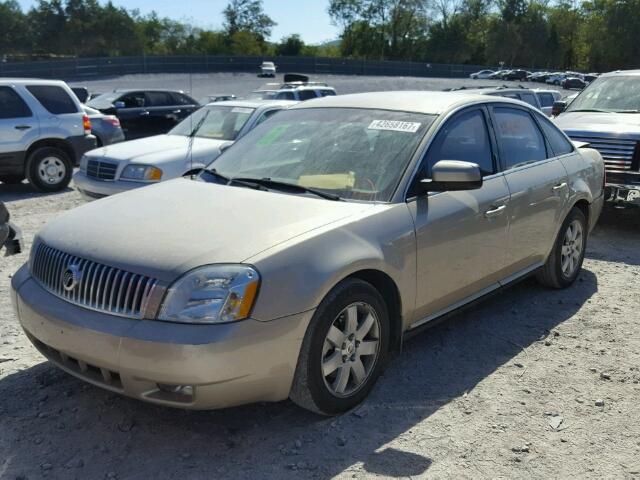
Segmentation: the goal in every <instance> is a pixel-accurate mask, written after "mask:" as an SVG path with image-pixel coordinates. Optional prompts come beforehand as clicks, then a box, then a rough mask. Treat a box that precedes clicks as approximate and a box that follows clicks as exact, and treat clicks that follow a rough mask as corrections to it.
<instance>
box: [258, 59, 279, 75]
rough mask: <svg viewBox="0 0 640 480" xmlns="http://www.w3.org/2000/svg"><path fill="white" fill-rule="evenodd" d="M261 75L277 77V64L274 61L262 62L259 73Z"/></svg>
mask: <svg viewBox="0 0 640 480" xmlns="http://www.w3.org/2000/svg"><path fill="white" fill-rule="evenodd" d="M258 76H259V77H275V76H276V66H275V64H274V63H273V62H262V64H261V65H260V73H258Z"/></svg>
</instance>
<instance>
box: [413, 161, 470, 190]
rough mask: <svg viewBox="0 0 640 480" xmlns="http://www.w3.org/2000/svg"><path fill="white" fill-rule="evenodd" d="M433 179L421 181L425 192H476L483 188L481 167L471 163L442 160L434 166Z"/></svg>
mask: <svg viewBox="0 0 640 480" xmlns="http://www.w3.org/2000/svg"><path fill="white" fill-rule="evenodd" d="M431 177H432V178H423V179H422V180H420V185H421V186H422V189H423V191H424V192H452V191H457V190H476V189H478V188H481V187H482V172H481V171H480V167H479V166H478V164H476V163H471V162H461V161H459V160H440V161H439V162H438V163H436V164H435V165H434V166H433V168H432V170H431Z"/></svg>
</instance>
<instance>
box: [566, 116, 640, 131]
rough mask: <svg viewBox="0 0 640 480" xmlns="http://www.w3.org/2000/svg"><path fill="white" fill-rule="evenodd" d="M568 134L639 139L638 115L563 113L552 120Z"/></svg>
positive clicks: (639, 124) (639, 118) (639, 117)
mask: <svg viewBox="0 0 640 480" xmlns="http://www.w3.org/2000/svg"><path fill="white" fill-rule="evenodd" d="M554 121H555V123H556V125H557V126H558V127H560V128H561V129H562V130H564V131H565V132H568V133H569V134H572V133H575V134H579V133H580V132H584V133H585V134H586V135H588V134H590V133H592V132H593V133H611V134H615V135H631V136H633V137H640V114H637V113H604V112H565V113H563V114H562V115H559V116H558V117H556V118H555V119H554Z"/></svg>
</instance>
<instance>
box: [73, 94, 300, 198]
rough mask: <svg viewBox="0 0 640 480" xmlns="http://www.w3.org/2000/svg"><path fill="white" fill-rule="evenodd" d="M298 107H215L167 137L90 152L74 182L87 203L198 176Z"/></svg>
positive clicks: (264, 103) (272, 103)
mask: <svg viewBox="0 0 640 480" xmlns="http://www.w3.org/2000/svg"><path fill="white" fill-rule="evenodd" d="M291 105H295V102H289V101H283V100H280V101H278V100H254V101H235V102H216V103H212V104H209V105H207V106H205V107H203V108H201V109H200V110H198V111H196V112H195V113H193V114H192V115H191V116H190V117H188V118H186V119H185V120H183V121H182V123H179V124H178V125H177V126H176V127H174V128H173V129H172V130H170V131H169V133H167V134H164V135H156V136H154V137H149V138H141V139H138V140H131V141H129V142H124V143H121V144H119V145H115V146H114V145H112V146H109V147H104V148H98V149H96V150H92V151H91V152H88V153H87V154H86V155H85V156H84V157H83V158H82V161H81V162H80V169H79V170H78V171H77V172H76V173H75V174H74V176H73V181H74V183H75V185H76V187H77V189H78V191H79V192H80V194H82V196H83V197H84V198H85V199H86V200H92V199H95V198H102V197H106V196H108V195H113V194H114V193H120V192H124V191H127V190H133V189H134V188H140V187H144V186H147V185H151V184H154V183H158V182H161V181H165V180H170V179H172V178H177V177H181V176H183V175H190V174H195V173H197V172H199V171H200V170H202V168H204V167H206V166H207V165H208V164H210V163H211V162H212V161H213V160H214V159H215V158H216V157H217V156H218V155H220V153H221V152H222V151H223V150H224V149H225V148H228V147H229V146H231V145H232V144H233V142H234V141H236V140H237V139H239V138H241V137H242V136H244V135H245V134H246V133H247V132H249V131H251V130H252V129H253V128H254V127H256V126H257V125H260V124H261V123H262V122H263V121H265V120H266V119H267V118H269V117H271V116H272V115H274V114H275V113H277V112H279V111H281V110H283V109H285V108H288V107H290V106H291Z"/></svg>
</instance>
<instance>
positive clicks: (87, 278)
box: [31, 243, 157, 319]
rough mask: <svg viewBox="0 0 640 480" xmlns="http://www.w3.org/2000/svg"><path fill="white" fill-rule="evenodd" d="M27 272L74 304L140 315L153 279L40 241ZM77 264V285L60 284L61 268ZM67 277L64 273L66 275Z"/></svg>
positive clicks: (140, 316) (154, 283)
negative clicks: (72, 286) (71, 286)
mask: <svg viewBox="0 0 640 480" xmlns="http://www.w3.org/2000/svg"><path fill="white" fill-rule="evenodd" d="M33 255H34V258H33V259H32V262H31V265H32V267H31V274H32V276H33V277H34V278H35V280H36V281H37V282H38V283H39V284H40V285H41V286H42V287H43V288H44V289H45V290H47V291H48V292H49V293H51V294H53V295H55V296H57V297H59V298H62V299H63V300H65V301H67V302H69V303H73V304H75V305H78V306H81V307H86V308H89V309H92V310H97V311H100V312H104V313H108V314H111V315H118V316H127V317H132V318H138V319H140V318H143V317H144V313H145V308H146V306H147V304H148V300H149V297H150V296H151V294H152V293H153V289H154V287H155V286H156V285H157V280H156V279H154V278H151V277H147V276H145V275H141V274H138V273H133V272H128V271H125V270H120V269H118V268H115V267H110V266H108V265H104V264H101V263H98V262H94V261H92V260H88V259H86V258H81V257H77V256H74V255H71V254H69V253H66V252H62V251H60V250H57V249H54V248H52V247H49V246H48V245H45V244H43V243H41V244H39V245H38V246H37V247H36V249H35V250H34V253H33ZM69 266H75V267H74V268H77V272H76V273H77V275H78V277H79V278H78V279H77V285H76V287H75V288H73V289H72V290H71V291H69V290H66V289H65V288H64V286H63V279H64V274H65V271H67V269H68V268H69ZM67 278H68V277H67Z"/></svg>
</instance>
